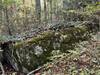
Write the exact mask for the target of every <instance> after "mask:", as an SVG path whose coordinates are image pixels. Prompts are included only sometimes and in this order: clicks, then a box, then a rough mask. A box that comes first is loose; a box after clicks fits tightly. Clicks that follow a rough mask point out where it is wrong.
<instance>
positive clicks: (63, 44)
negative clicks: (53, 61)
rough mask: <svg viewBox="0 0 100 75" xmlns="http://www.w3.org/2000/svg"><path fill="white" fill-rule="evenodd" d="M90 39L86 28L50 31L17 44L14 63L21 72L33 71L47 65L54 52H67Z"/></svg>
mask: <svg viewBox="0 0 100 75" xmlns="http://www.w3.org/2000/svg"><path fill="white" fill-rule="evenodd" d="M88 38H90V35H89V33H88V28H87V27H86V26H84V25H83V26H79V27H70V28H64V29H60V30H59V31H51V30H48V31H46V32H43V33H41V34H39V35H37V36H34V37H33V38H31V39H27V40H25V41H22V42H18V43H15V44H14V45H13V47H12V48H11V50H12V55H13V57H14V61H15V62H16V63H17V64H18V65H17V67H18V68H19V70H20V71H23V70H24V71H25V69H27V70H28V71H31V70H33V69H35V68H37V67H38V66H40V65H42V64H44V63H46V62H47V61H49V60H48V57H50V56H51V52H52V51H53V50H60V51H61V52H67V50H68V49H73V48H74V47H75V44H76V43H79V42H81V41H84V40H87V39H88Z"/></svg>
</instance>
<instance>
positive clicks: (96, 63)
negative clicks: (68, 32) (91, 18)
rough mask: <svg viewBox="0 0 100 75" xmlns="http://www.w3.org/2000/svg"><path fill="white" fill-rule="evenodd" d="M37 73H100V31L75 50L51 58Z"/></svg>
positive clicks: (88, 74)
mask: <svg viewBox="0 0 100 75" xmlns="http://www.w3.org/2000/svg"><path fill="white" fill-rule="evenodd" d="M50 59H51V60H52V62H50V63H47V64H45V65H44V66H45V67H43V68H41V69H40V70H36V71H35V72H34V73H35V75H100V32H99V33H98V34H97V35H93V37H92V39H91V40H88V41H83V42H81V43H79V44H78V45H77V47H76V49H75V50H69V51H68V53H59V51H58V52H57V54H56V55H54V56H52V57H51V58H50Z"/></svg>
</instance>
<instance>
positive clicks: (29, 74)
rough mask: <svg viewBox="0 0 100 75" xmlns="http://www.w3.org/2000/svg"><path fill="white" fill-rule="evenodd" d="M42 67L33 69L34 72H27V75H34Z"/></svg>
mask: <svg viewBox="0 0 100 75" xmlns="http://www.w3.org/2000/svg"><path fill="white" fill-rule="evenodd" d="M43 67H44V66H42V67H39V68H37V69H35V70H33V71H31V72H29V73H28V74H27V75H31V74H33V73H35V72H36V71H39V70H41V69H42V68H43Z"/></svg>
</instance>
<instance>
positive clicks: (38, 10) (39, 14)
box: [35, 0, 41, 23]
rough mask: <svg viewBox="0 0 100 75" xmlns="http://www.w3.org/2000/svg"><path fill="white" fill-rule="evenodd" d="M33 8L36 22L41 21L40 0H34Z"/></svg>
mask: <svg viewBox="0 0 100 75" xmlns="http://www.w3.org/2000/svg"><path fill="white" fill-rule="evenodd" d="M35 2H36V3H35V6H36V8H35V10H36V18H37V20H38V22H39V23H40V22H41V2H40V0H35Z"/></svg>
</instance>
